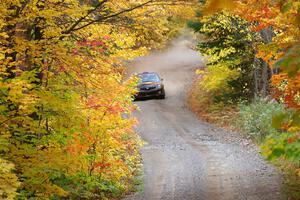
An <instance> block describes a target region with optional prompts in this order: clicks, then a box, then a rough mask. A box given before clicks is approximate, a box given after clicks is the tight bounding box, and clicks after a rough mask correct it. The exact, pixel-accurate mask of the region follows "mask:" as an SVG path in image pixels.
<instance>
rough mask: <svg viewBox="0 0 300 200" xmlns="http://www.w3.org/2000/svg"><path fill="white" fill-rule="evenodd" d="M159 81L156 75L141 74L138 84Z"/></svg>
mask: <svg viewBox="0 0 300 200" xmlns="http://www.w3.org/2000/svg"><path fill="white" fill-rule="evenodd" d="M159 81H160V79H159V77H158V75H156V74H141V75H140V82H142V83H145V82H159Z"/></svg>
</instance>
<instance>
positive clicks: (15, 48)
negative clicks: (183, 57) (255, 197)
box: [0, 0, 300, 199]
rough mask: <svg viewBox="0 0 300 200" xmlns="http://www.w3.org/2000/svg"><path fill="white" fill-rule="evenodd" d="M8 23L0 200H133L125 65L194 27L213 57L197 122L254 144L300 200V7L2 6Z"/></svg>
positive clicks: (267, 3)
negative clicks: (237, 134)
mask: <svg viewBox="0 0 300 200" xmlns="http://www.w3.org/2000/svg"><path fill="white" fill-rule="evenodd" d="M0 13H1V15H0V65H1V68H0V199H116V198H120V197H122V196H124V195H125V194H127V193H129V192H131V191H132V190H134V184H135V181H136V176H138V175H139V174H140V173H141V166H142V161H141V156H140V148H141V147H142V145H143V141H142V140H141V138H140V137H139V135H138V134H137V133H136V131H135V130H134V126H136V125H137V124H138V123H139V122H138V120H137V119H136V118H135V117H134V116H133V115H132V113H133V112H134V111H135V110H137V109H138V108H137V106H136V105H135V104H134V103H133V95H134V94H135V93H136V92H137V90H136V85H137V82H138V79H137V77H135V76H132V77H129V78H128V77H127V76H126V63H127V62H128V61H131V60H133V59H134V58H137V57H140V56H143V55H147V54H148V53H149V52H151V51H152V50H154V49H156V50H157V49H161V48H163V47H165V45H166V44H167V43H168V41H170V39H172V38H174V37H177V36H178V35H179V34H180V30H181V29H182V28H186V27H190V28H191V29H192V30H193V31H194V33H195V35H196V36H195V37H197V45H196V47H195V49H196V50H197V51H198V52H199V54H201V55H205V56H206V57H207V60H206V67H205V68H204V69H199V70H197V72H196V73H197V76H198V78H197V80H196V83H195V84H194V88H193V91H192V94H191V95H190V97H189V98H190V99H189V100H188V101H189V102H190V105H191V107H192V110H194V111H195V112H196V113H198V114H199V115H200V117H201V118H203V119H205V120H207V121H209V122H211V123H216V124H219V125H220V126H223V127H226V128H228V127H229V128H232V129H235V130H239V131H241V132H243V133H245V134H247V135H249V137H250V138H252V139H253V140H254V141H255V143H257V145H259V146H260V148H261V152H262V155H263V156H264V157H265V158H266V159H268V160H270V161H271V162H273V163H274V165H276V166H278V168H279V169H281V170H282V172H283V174H284V175H285V180H286V185H287V190H288V191H289V193H290V195H291V199H299V198H300V191H299V188H300V1H299V0H287V1H286V0H260V1H258V0H207V1H205V0H204V1H203V0H198V1H197V0H195V1H194V0H1V2H0ZM207 105H208V106H207Z"/></svg>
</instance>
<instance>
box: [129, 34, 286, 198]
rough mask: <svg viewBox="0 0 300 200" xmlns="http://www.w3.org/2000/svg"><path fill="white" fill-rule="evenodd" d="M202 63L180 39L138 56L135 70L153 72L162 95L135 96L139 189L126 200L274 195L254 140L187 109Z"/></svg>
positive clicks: (270, 172) (270, 171)
mask: <svg viewBox="0 0 300 200" xmlns="http://www.w3.org/2000/svg"><path fill="white" fill-rule="evenodd" d="M202 64H203V61H202V57H200V56H199V55H198V53H196V52H194V51H193V50H191V49H189V48H188V45H187V42H186V41H185V40H184V38H180V39H178V40H176V41H174V43H173V45H172V46H171V47H170V48H169V49H167V50H165V51H164V52H157V53H153V54H151V55H149V56H147V57H143V58H139V59H138V60H137V61H136V62H135V64H134V66H133V67H132V68H131V70H132V71H135V72H143V71H156V72H158V73H159V74H160V75H161V76H162V77H163V78H164V80H165V81H164V82H165V89H166V99H165V100H155V99H153V100H146V101H138V102H137V103H136V104H137V105H138V106H139V107H140V109H141V111H137V112H136V113H135V115H136V117H137V118H138V119H139V121H140V124H139V126H138V127H137V132H138V133H139V134H140V135H141V137H142V138H143V139H144V140H145V141H146V142H147V144H146V145H145V146H144V147H143V149H142V157H143V164H144V176H143V180H144V189H143V191H141V192H140V193H137V194H133V195H130V196H128V197H126V198H125V199H126V200H157V199H163V200H177V199H178V200H239V199H243V200H246V199H247V200H277V199H285V198H284V197H282V195H281V194H280V187H281V186H280V185H281V184H280V183H281V179H280V176H279V175H278V172H276V170H275V169H274V167H272V166H271V165H269V164H268V163H266V161H264V160H263V158H261V156H260V155H259V153H258V149H257V147H256V146H255V145H253V144H252V143H251V141H248V140H247V139H245V138H243V137H242V136H240V135H239V134H237V133H232V132H228V131H225V130H222V129H218V128H215V127H214V126H212V125H209V124H207V123H205V122H202V121H200V120H198V119H197V117H196V116H195V115H194V114H193V113H192V112H191V111H189V109H188V107H187V106H186V93H187V90H188V88H189V86H190V84H191V83H192V81H193V77H194V76H195V75H194V74H195V69H196V68H197V67H199V66H201V65H202Z"/></svg>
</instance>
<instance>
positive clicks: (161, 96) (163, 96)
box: [159, 89, 166, 99]
mask: <svg viewBox="0 0 300 200" xmlns="http://www.w3.org/2000/svg"><path fill="white" fill-rule="evenodd" d="M161 92H162V94H161V95H160V96H159V98H160V99H165V98H166V93H165V90H164V89H163V90H162V91H161Z"/></svg>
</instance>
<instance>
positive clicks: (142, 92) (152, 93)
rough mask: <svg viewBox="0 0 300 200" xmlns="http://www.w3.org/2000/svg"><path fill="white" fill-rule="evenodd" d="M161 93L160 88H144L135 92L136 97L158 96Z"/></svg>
mask: <svg viewBox="0 0 300 200" xmlns="http://www.w3.org/2000/svg"><path fill="white" fill-rule="evenodd" d="M162 94H163V90H162V89H155V90H149V91H145V90H140V91H139V92H138V93H137V94H136V96H135V97H136V98H143V97H144V98H146V97H159V96H161V95H162Z"/></svg>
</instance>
